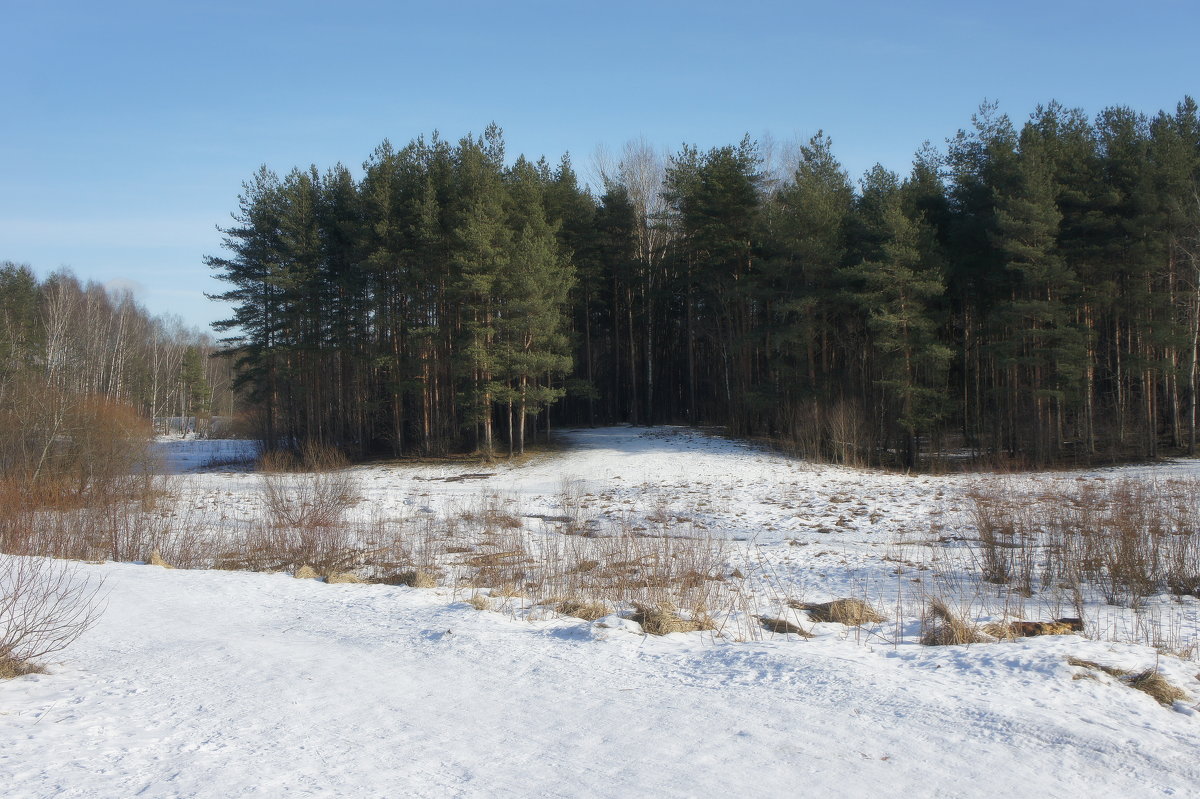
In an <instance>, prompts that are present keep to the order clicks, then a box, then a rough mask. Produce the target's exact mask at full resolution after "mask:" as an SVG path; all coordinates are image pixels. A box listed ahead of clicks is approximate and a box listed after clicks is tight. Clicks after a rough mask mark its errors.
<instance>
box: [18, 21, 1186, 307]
mask: <svg viewBox="0 0 1200 799" xmlns="http://www.w3.org/2000/svg"><path fill="white" fill-rule="evenodd" d="M0 19H2V20H3V25H2V27H0V41H2V42H3V45H4V52H5V54H6V58H5V65H4V68H3V69H2V70H0V109H2V112H3V120H4V123H3V124H0V260H13V261H17V262H18V263H29V264H31V265H32V266H33V267H34V268H35V270H36V271H37V272H38V273H39V274H43V275H44V274H47V273H49V272H50V271H52V270H54V269H56V268H59V267H61V266H67V267H70V268H71V269H73V270H74V271H75V273H76V274H77V275H79V276H80V277H81V278H83V279H94V280H97V281H99V282H102V283H110V284H112V285H123V286H129V287H132V288H134V289H135V292H136V294H137V297H138V298H139V300H140V301H141V302H142V303H143V304H144V305H146V306H147V307H148V308H149V309H150V310H151V311H152V312H154V313H160V314H161V313H175V314H178V315H180V316H181V317H183V318H184V320H185V321H186V322H188V323H189V324H193V325H197V326H206V325H207V324H208V323H209V322H211V321H212V320H214V319H218V318H221V317H223V316H225V315H226V314H227V313H228V309H225V308H222V307H220V306H219V305H218V304H216V303H212V302H209V301H207V300H205V299H203V296H202V295H203V293H204V292H206V291H208V292H218V291H221V290H222V288H223V286H222V284H220V283H219V282H217V281H215V280H213V279H212V278H211V277H210V275H209V273H208V270H207V269H206V268H205V266H204V265H203V263H202V261H201V258H202V256H203V255H205V254H213V253H216V252H218V250H219V246H220V235H219V234H218V233H217V232H216V230H215V226H216V225H218V224H225V223H227V222H228V221H229V214H230V212H231V211H233V210H235V208H236V198H237V194H238V191H239V189H240V186H241V182H242V181H243V180H245V179H246V178H248V177H249V176H250V175H251V173H252V172H253V171H254V170H255V169H256V168H257V167H258V165H260V164H263V163H265V164H267V165H268V166H270V167H272V168H273V169H276V170H277V171H279V172H286V171H287V170H289V169H290V168H291V167H293V166H306V165H308V164H310V163H315V164H317V165H318V166H320V167H322V168H324V167H327V166H330V165H332V164H334V163H335V162H338V161H342V162H344V163H346V164H347V165H348V166H350V167H351V168H352V169H354V170H355V172H356V173H357V171H358V167H359V165H360V164H361V163H362V161H363V160H365V159H366V157H367V156H368V155H369V154H370V152H371V150H372V149H374V147H375V146H376V145H377V144H378V143H379V142H380V141H382V140H383V139H384V138H390V139H391V140H392V141H393V142H395V143H397V144H403V143H405V142H407V141H408V140H409V139H411V138H413V137H415V136H417V135H418V134H421V133H428V132H430V131H432V130H434V129H438V130H440V131H441V132H442V133H443V135H445V136H446V137H448V138H451V139H457V138H458V137H460V136H461V135H463V134H465V133H467V132H471V131H473V132H480V131H482V129H483V128H484V126H486V125H487V123H488V122H491V121H493V120H494V121H496V122H497V123H498V124H500V125H501V126H502V127H503V128H504V130H505V138H506V140H507V143H508V150H509V153H510V154H511V155H515V154H516V153H522V152H523V153H526V154H527V155H531V156H538V155H545V156H547V158H549V159H550V160H551V161H552V162H553V161H557V159H558V158H559V156H560V155H561V154H562V153H563V152H565V151H570V152H571V154H572V157H573V159H574V161H575V163H576V165H577V167H579V168H580V170H581V171H583V169H584V168H586V166H587V163H588V162H589V160H590V158H591V156H592V153H593V152H594V151H595V149H596V147H597V146H598V145H602V144H603V145H605V146H607V147H608V148H609V149H611V150H619V149H620V147H621V146H622V144H623V143H624V142H625V141H627V140H629V139H632V138H637V137H644V138H645V139H646V140H647V141H649V142H650V143H652V144H654V145H656V146H659V147H661V148H663V149H664V150H668V151H674V150H676V149H677V148H678V147H679V145H680V144H682V143H684V142H688V143H695V144H698V145H699V146H700V147H701V148H707V147H712V146H716V145H721V144H728V143H734V142H736V141H737V140H739V139H740V138H741V136H742V134H743V133H747V132H748V133H749V134H750V135H751V136H752V137H755V138H760V137H762V136H764V135H765V134H770V135H771V136H772V137H773V138H774V139H776V140H778V141H786V140H790V139H794V138H797V137H800V138H805V139H806V138H808V137H809V136H811V135H812V134H813V133H815V132H816V131H817V129H819V128H823V129H824V130H825V131H826V132H827V133H829V134H830V135H831V136H832V137H833V142H834V152H835V154H836V155H837V156H838V157H839V158H840V159H841V161H842V162H843V164H844V165H845V166H846V168H847V169H848V170H849V171H850V173H851V175H852V176H853V177H854V178H855V179H857V178H858V177H859V176H861V174H862V173H863V172H864V171H865V170H866V169H868V168H869V167H870V166H871V165H872V164H874V163H875V162H877V161H878V162H881V163H883V164H884V166H887V167H888V168H890V169H894V170H896V171H899V172H902V173H903V172H906V171H907V170H908V167H909V164H910V162H911V156H912V153H913V152H914V151H915V150H916V149H917V148H918V147H919V146H920V145H921V143H922V141H924V140H926V139H929V140H931V141H932V142H934V144H937V145H941V144H943V143H944V140H945V139H946V138H947V137H949V136H951V135H953V134H954V132H955V131H956V130H958V129H959V128H961V127H966V126H968V125H969V123H970V116H971V114H972V112H973V111H974V110H975V109H976V107H977V106H978V105H979V103H980V101H982V100H983V99H984V98H991V99H994V100H997V101H998V102H999V103H1000V106H1001V110H1003V111H1005V112H1007V113H1008V114H1009V115H1010V116H1012V117H1013V118H1014V119H1015V120H1017V121H1020V120H1022V119H1023V118H1024V117H1025V116H1026V115H1027V114H1028V113H1029V112H1030V111H1032V110H1033V108H1034V107H1035V106H1036V105H1037V104H1038V103H1043V102H1046V101H1048V100H1051V99H1057V100H1060V101H1061V102H1063V103H1064V104H1066V105H1069V106H1073V107H1080V108H1083V109H1084V110H1085V111H1087V112H1088V113H1089V114H1094V113H1095V112H1097V111H1099V110H1100V109H1101V108H1104V107H1106V106H1110V105H1128V106H1130V107H1132V108H1134V109H1136V110H1139V111H1144V112H1147V113H1153V112H1156V111H1158V110H1159V109H1168V110H1170V109H1173V108H1174V106H1175V103H1177V102H1178V101H1179V100H1180V99H1182V98H1183V96H1184V95H1185V94H1197V93H1200V85H1198V83H1197V80H1196V79H1197V77H1200V67H1198V66H1197V61H1196V55H1195V47H1194V36H1195V32H1196V30H1197V28H1198V27H1200V5H1198V4H1196V3H1195V2H1194V1H1193V0H1148V1H1147V2H1142V3H1140V4H1134V3H1113V2H1105V0H1092V1H1091V2H1083V1H1082V0H1061V1H1056V0H1043V1H1042V2H1024V1H1023V0H1017V1H1016V2H1005V3H987V2H975V3H964V2H961V0H959V2H919V0H911V1H910V2H896V1H894V0H893V2H842V3H833V2H823V3H811V2H804V1H803V0H797V1H796V2H756V1H755V0H742V1H741V2H737V3H716V2H697V1H696V0H691V2H652V1H651V0H647V1H646V2H640V3H639V2H624V1H623V0H621V1H618V2H603V3H601V2H591V3H582V2H569V0H558V2H521V0H509V2H503V3H501V2H491V3H483V2H459V3H443V4H439V3H429V2H423V3H407V2H357V1H356V0H346V2H341V3H337V4H335V3H332V2H253V0H243V2H224V1H223V0H222V1H220V2H217V1H214V0H203V1H202V2H197V3H191V4H184V3H175V2H164V1H163V0H157V1H156V2H121V1H120V0H113V2H109V3H103V4H101V3H93V2H54V1H53V0H41V1H40V2H26V1H18V0H0Z"/></svg>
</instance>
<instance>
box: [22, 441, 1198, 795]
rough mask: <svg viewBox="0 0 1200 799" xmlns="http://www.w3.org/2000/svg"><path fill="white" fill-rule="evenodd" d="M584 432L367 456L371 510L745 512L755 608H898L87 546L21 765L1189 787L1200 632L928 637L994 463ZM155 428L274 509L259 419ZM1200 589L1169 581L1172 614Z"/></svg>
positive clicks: (58, 786) (870, 790) (359, 777)
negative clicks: (683, 621) (967, 639)
mask: <svg viewBox="0 0 1200 799" xmlns="http://www.w3.org/2000/svg"><path fill="white" fill-rule="evenodd" d="M568 438H569V440H570V442H571V445H572V446H571V447H570V448H569V449H567V450H566V451H563V452H559V453H554V454H547V455H540V456H536V457H533V458H530V459H528V460H525V461H523V462H521V463H518V464H508V463H505V462H501V463H498V464H493V465H487V466H483V465H480V464H460V465H452V464H435V465H430V464H424V465H400V464H380V465H370V466H361V467H355V468H354V469H353V476H354V479H355V481H356V484H357V486H358V490H359V491H360V493H361V495H362V497H363V501H362V502H360V503H359V504H358V505H356V506H355V507H354V509H353V510H352V514H354V515H357V516H358V517H359V518H363V519H365V518H372V517H374V518H379V517H385V516H388V515H401V514H403V515H406V516H408V517H413V516H415V517H420V516H422V515H429V516H438V515H441V514H447V513H451V512H452V511H453V509H455V508H461V507H464V506H467V505H470V504H471V503H478V502H480V501H482V500H481V497H487V496H493V497H495V496H500V497H502V498H503V500H504V502H505V503H507V504H506V507H509V508H511V509H514V512H515V513H516V514H517V515H518V516H519V517H520V518H521V520H522V522H523V524H524V525H525V526H526V527H527V529H528V530H529V533H530V535H537V536H545V537H547V538H549V537H553V536H558V535H561V534H562V533H561V521H558V520H560V519H562V518H563V517H564V515H565V516H572V517H580V518H583V520H584V522H585V524H586V525H587V526H588V527H589V528H590V529H594V530H595V531H596V532H598V533H600V534H604V533H605V531H606V529H607V527H606V526H607V525H617V524H624V525H626V526H629V525H634V526H643V525H644V526H647V527H651V528H653V527H654V526H655V525H657V528H655V529H662V530H668V531H669V532H671V533H673V534H679V535H696V534H700V535H705V536H712V537H714V538H716V539H728V540H730V541H731V542H732V543H731V544H730V547H731V549H730V550H729V553H728V554H729V557H730V559H731V563H733V562H736V563H737V564H739V565H742V566H744V567H745V571H746V572H748V573H749V576H748V580H747V583H748V585H750V586H751V587H750V588H748V589H747V590H748V591H749V592H750V594H749V595H748V597H747V598H746V600H745V601H746V602H747V603H748V604H749V605H753V607H752V608H750V610H751V611H754V612H764V613H765V612H768V611H770V609H771V608H772V607H773V606H774V607H779V606H780V600H782V599H784V598H793V599H800V600H804V601H809V602H820V601H824V600H828V599H833V598H837V597H841V596H861V597H867V598H870V599H872V600H873V601H874V602H876V604H878V605H882V606H883V608H884V610H885V611H887V612H888V613H889V615H892V616H896V615H899V616H901V619H900V621H898V622H897V621H895V620H894V619H893V620H892V621H891V622H889V623H886V624H880V625H874V626H871V627H868V628H848V627H843V626H842V625H837V624H815V625H813V624H811V623H810V622H808V621H807V620H806V619H805V617H804V616H803V615H802V614H798V615H797V616H795V618H796V619H797V620H798V621H801V622H802V623H804V626H806V627H807V628H810V629H811V630H812V632H813V633H814V637H813V638H811V639H801V638H798V637H797V636H794V635H782V634H778V635H777V634H772V633H769V632H766V633H764V634H762V635H759V636H749V637H748V636H745V635H732V634H730V635H724V636H721V635H716V636H714V635H713V634H711V633H676V634H672V635H668V636H663V637H657V636H647V635H643V634H641V632H640V631H639V630H638V629H637V627H636V625H634V624H632V623H629V622H621V621H620V620H617V619H615V618H612V617H610V618H608V619H602V620H600V621H599V622H586V621H582V620H580V619H575V618H569V617H561V616H557V615H556V614H553V613H549V612H529V611H528V610H527V609H524V608H523V607H522V606H521V603H520V602H514V603H509V604H508V605H506V606H505V607H503V608H501V610H502V611H503V612H496V611H478V610H476V609H475V608H474V607H472V606H471V605H469V604H468V603H466V602H464V601H462V600H463V599H464V598H466V597H465V595H464V592H462V591H461V590H455V589H454V588H452V587H443V588H435V589H419V588H408V587H404V586H384V585H326V584H324V583H320V582H316V581H312V580H296V579H292V578H291V577H290V576H289V575H286V574H262V573H247V572H225V571H184V570H165V569H161V568H158V567H153V566H144V565H137V564H124V563H122V564H117V563H108V564H102V565H101V564H81V565H79V566H78V568H79V570H80V574H81V575H82V576H85V577H91V578H93V579H96V578H100V577H103V578H104V579H105V581H106V582H105V590H106V591H107V596H108V606H107V609H106V611H105V613H104V615H103V617H102V619H101V621H100V622H99V623H98V624H97V625H96V627H94V628H93V629H92V630H90V631H89V632H88V633H87V634H85V636H84V637H83V638H81V639H80V640H78V641H77V642H76V643H74V644H73V645H72V646H71V647H69V648H68V649H67V650H65V651H63V652H62V653H60V654H59V655H58V656H57V661H58V662H55V663H52V664H50V668H49V673H48V674H43V675H30V676H26V677H22V678H18V679H17V680H13V681H10V682H7V683H3V684H0V740H3V741H4V742H5V744H4V746H3V747H0V795H3V796H5V797H9V796H11V797H41V796H46V797H49V796H64V797H71V796H89V797H110V796H134V795H138V796H164V797H165V796H213V797H217V796H220V797H225V796H242V795H257V796H356V797H357V796H385V795H386V796H393V795H402V796H716V795H722V794H728V793H736V794H739V795H748V796H796V795H812V796H848V797H857V796H944V797H952V796H962V797H976V796H1006V797H1011V796H1038V797H1042V796H1049V797H1059V796H1062V797H1075V796H1094V797H1105V796H1112V797H1140V796H1179V797H1184V796H1194V795H1196V794H1197V788H1196V786H1197V785H1200V759H1198V758H1197V757H1196V753H1197V751H1200V713H1198V712H1197V711H1196V710H1195V709H1194V706H1195V703H1196V702H1197V700H1200V675H1197V670H1198V666H1197V664H1196V663H1195V662H1191V661H1186V660H1178V659H1176V658H1173V657H1170V656H1163V655H1160V654H1159V653H1158V652H1157V651H1156V650H1154V649H1152V648H1150V647H1148V646H1145V645H1141V644H1137V643H1133V642H1132V641H1133V640H1136V638H1135V637H1130V638H1129V640H1122V636H1121V635H1119V634H1115V633H1114V634H1111V635H1097V636H1096V638H1095V639H1087V638H1084V637H1082V636H1078V635H1066V636H1044V637H1038V638H1029V639H1021V640H1017V641H1011V642H1001V643H991V644H979V645H972V646H952V647H925V646H921V645H919V644H918V643H917V637H918V632H917V629H916V628H915V627H914V626H913V622H912V621H911V619H909V620H908V621H906V620H905V618H906V611H905V609H906V607H907V606H909V605H910V604H912V603H915V602H918V601H919V599H920V597H921V596H922V591H924V590H926V588H927V587H928V586H929V584H930V582H931V581H932V580H934V579H935V578H934V575H935V574H936V573H938V572H939V569H938V568H937V566H938V564H937V563H936V562H934V563H932V564H931V563H930V562H929V560H930V557H931V553H936V552H937V551H938V550H939V547H940V544H939V541H943V540H947V541H953V539H954V538H956V537H963V536H969V535H970V533H971V531H970V529H969V521H968V518H967V515H966V513H965V511H966V507H967V505H966V500H965V499H964V491H965V490H966V489H968V488H969V487H970V486H971V485H977V484H978V482H979V481H980V480H985V481H986V480H990V479H993V478H989V477H978V476H965V475H956V476H947V477H934V476H919V477H905V476H902V475H894V474H882V473H874V472H867V471H859V470H851V469H841V468H834V467H827V466H817V465H814V464H809V463H805V462H802V461H797V460H794V459H790V458H786V457H783V456H780V455H777V454H773V453H769V452H764V451H762V450H760V449H758V448H756V447H754V446H752V445H749V444H745V443H742V442H736V441H730V440H727V439H722V438H717V437H712V436H708V435H704V434H701V433H697V432H693V431H688V430H682V429H677V428H653V429H633V428H609V429H602V430H587V431H572V432H570V433H569V434H568ZM160 446H161V447H162V449H163V451H164V455H165V456H166V457H165V460H166V461H167V462H168V463H169V464H170V468H171V469H172V470H176V471H185V472H188V474H187V475H186V477H185V478H184V479H185V480H186V481H187V482H186V488H185V490H184V496H183V500H182V502H181V505H182V506H186V507H187V508H190V509H192V510H193V511H194V512H196V513H202V514H212V515H213V516H214V518H219V519H221V520H229V519H234V518H239V517H240V516H241V515H245V516H250V515H253V514H254V513H256V512H258V509H259V508H260V507H261V504H262V499H261V492H262V485H261V484H262V480H261V477H260V476H258V475H256V474H253V473H250V472H247V471H245V470H242V471H236V470H228V469H225V468H220V467H218V468H206V466H205V465H206V464H208V463H210V462H211V461H213V460H217V461H221V462H225V463H228V462H232V461H234V460H236V455H237V450H236V447H237V446H238V445H236V444H220V445H216V446H219V447H221V448H222V451H221V452H220V453H216V454H214V453H212V452H211V451H210V449H209V448H211V447H213V446H214V444H212V443H211V442H163V443H162V444H160ZM1154 469H1155V470H1156V471H1155V473H1156V474H1158V473H1164V472H1162V471H1160V470H1165V471H1166V472H1169V473H1171V474H1176V473H1178V474H1195V473H1197V471H1200V470H1197V468H1196V464H1195V463H1194V462H1183V463H1178V464H1171V465H1167V466H1163V467H1154ZM1110 473H1111V472H1104V471H1102V472H1089V473H1087V474H1075V475H1057V476H1055V477H1053V478H1045V479H1053V480H1077V479H1098V478H1105V477H1106V476H1107V475H1109V474H1110ZM1121 473H1124V472H1121ZM465 475H472V476H471V477H470V478H468V479H455V478H462V477H464V476H465ZM1021 479H1030V480H1032V479H1042V478H1021ZM934 556H935V555H934ZM931 565H932V568H931ZM941 571H945V570H941ZM947 585H949V584H947ZM940 587H941V588H945V587H946V585H942V586H940ZM951 587H952V586H951ZM980 601H981V602H982V601H984V600H980ZM997 601H998V600H997ZM773 603H774V604H773ZM985 604H986V602H985ZM1196 604H1197V603H1196V602H1194V601H1191V602H1190V603H1189V602H1184V603H1176V605H1177V606H1176V607H1175V608H1174V609H1173V611H1172V612H1173V613H1174V614H1175V615H1174V616H1173V617H1172V618H1173V619H1176V622H1173V623H1175V624H1177V628H1176V630H1175V638H1176V641H1177V642H1178V641H1179V640H1180V639H1185V638H1188V637H1189V636H1190V637H1191V640H1194V639H1195V637H1196V630H1195V625H1196V615H1197V608H1196ZM1051 609H1052V608H1042V609H1041V610H1051ZM975 610H976V613H975V615H976V616H987V612H988V610H989V608H987V607H984V606H980V607H977V608H976V609H975ZM990 610H992V611H994V612H995V613H997V614H998V613H999V609H998V608H991V609H990ZM1095 612H1097V613H1099V612H1100V611H1099V610H1096V611H1095ZM1111 612H1112V613H1113V614H1116V615H1118V616H1119V613H1118V611H1116V610H1115V609H1114V610H1113V611H1111ZM1029 617H1030V618H1034V617H1036V616H1035V615H1030V616H1029ZM1189 625H1190V626H1189ZM1097 629H1100V628H1099V627H1098V628H1097ZM747 638H748V639H749V640H746V639H747ZM1068 658H1074V659H1078V660H1087V661H1094V662H1096V663H1100V664H1103V665H1106V666H1113V667H1120V668H1122V669H1128V670H1131V671H1138V670H1142V669H1147V668H1152V667H1156V666H1157V668H1158V669H1159V670H1160V671H1161V672H1162V674H1163V675H1164V676H1165V677H1167V678H1168V679H1169V680H1170V681H1171V682H1173V683H1174V684H1176V685H1177V686H1179V687H1180V688H1183V689H1184V690H1185V691H1187V692H1188V694H1189V695H1190V699H1189V700H1188V701H1184V702H1177V703H1175V705H1174V707H1173V708H1164V707H1162V706H1160V705H1159V704H1157V703H1156V702H1155V701H1154V700H1153V699H1151V698H1150V697H1149V696H1147V695H1145V694H1143V693H1140V692H1138V691H1135V690H1133V689H1131V688H1129V687H1128V686H1126V685H1125V684H1123V682H1122V681H1121V680H1119V679H1117V678H1114V677H1110V676H1108V675H1106V674H1104V673H1103V672H1098V671H1095V670H1093V669H1088V668H1084V667H1080V666H1074V665H1071V664H1070V663H1069V662H1068Z"/></svg>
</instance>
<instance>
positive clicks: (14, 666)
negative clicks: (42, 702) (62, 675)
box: [0, 657, 46, 680]
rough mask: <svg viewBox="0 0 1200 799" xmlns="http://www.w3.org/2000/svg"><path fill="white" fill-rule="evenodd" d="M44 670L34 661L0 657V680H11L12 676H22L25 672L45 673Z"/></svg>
mask: <svg viewBox="0 0 1200 799" xmlns="http://www.w3.org/2000/svg"><path fill="white" fill-rule="evenodd" d="M45 673H46V670H45V669H43V668H42V667H41V666H39V665H37V664H35V663H28V662H26V661H23V660H18V659H17V658H12V657H6V658H0V680H11V679H13V678H14V677H24V676H25V675H26V674H45Z"/></svg>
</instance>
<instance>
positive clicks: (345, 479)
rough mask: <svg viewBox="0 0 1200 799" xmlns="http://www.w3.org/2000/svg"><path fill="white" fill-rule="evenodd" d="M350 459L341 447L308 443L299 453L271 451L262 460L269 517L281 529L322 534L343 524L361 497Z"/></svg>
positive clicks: (265, 499)
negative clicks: (340, 449) (350, 465)
mask: <svg viewBox="0 0 1200 799" xmlns="http://www.w3.org/2000/svg"><path fill="white" fill-rule="evenodd" d="M348 466H349V462H348V461H347V460H346V458H345V456H343V455H342V454H341V453H339V452H338V451H337V450H334V449H329V448H321V447H317V446H315V445H310V446H306V447H305V448H304V449H303V450H302V451H301V454H300V455H299V456H295V455H293V454H291V453H286V452H283V453H279V452H276V453H267V454H265V455H263V457H262V458H261V460H260V463H259V468H260V469H261V471H262V497H263V503H264V504H265V506H266V509H267V514H268V519H269V520H270V522H271V523H272V524H274V525H275V526H277V527H281V528H291V529H294V530H298V531H301V532H305V531H309V532H313V533H314V534H318V535H319V534H320V533H319V531H320V530H321V528H330V527H334V526H336V525H338V524H340V523H341V521H342V519H343V517H344V516H345V514H346V511H347V510H349V509H350V508H351V507H353V506H354V505H355V504H356V503H357V502H358V501H359V499H360V497H359V494H358V490H357V487H356V485H355V482H354V475H353V473H352V472H350V471H348V468H347V467H348Z"/></svg>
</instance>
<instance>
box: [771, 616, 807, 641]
mask: <svg viewBox="0 0 1200 799" xmlns="http://www.w3.org/2000/svg"><path fill="white" fill-rule="evenodd" d="M758 620H759V621H760V622H762V626H763V627H766V628H767V629H768V630H770V631H771V632H773V633H780V634H786V635H798V636H800V637H801V638H812V633H809V632H807V631H806V630H805V629H804V628H803V627H801V626H800V625H799V624H793V623H792V622H790V621H788V620H787V619H773V618H771V617H769V616H759V617H758Z"/></svg>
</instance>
